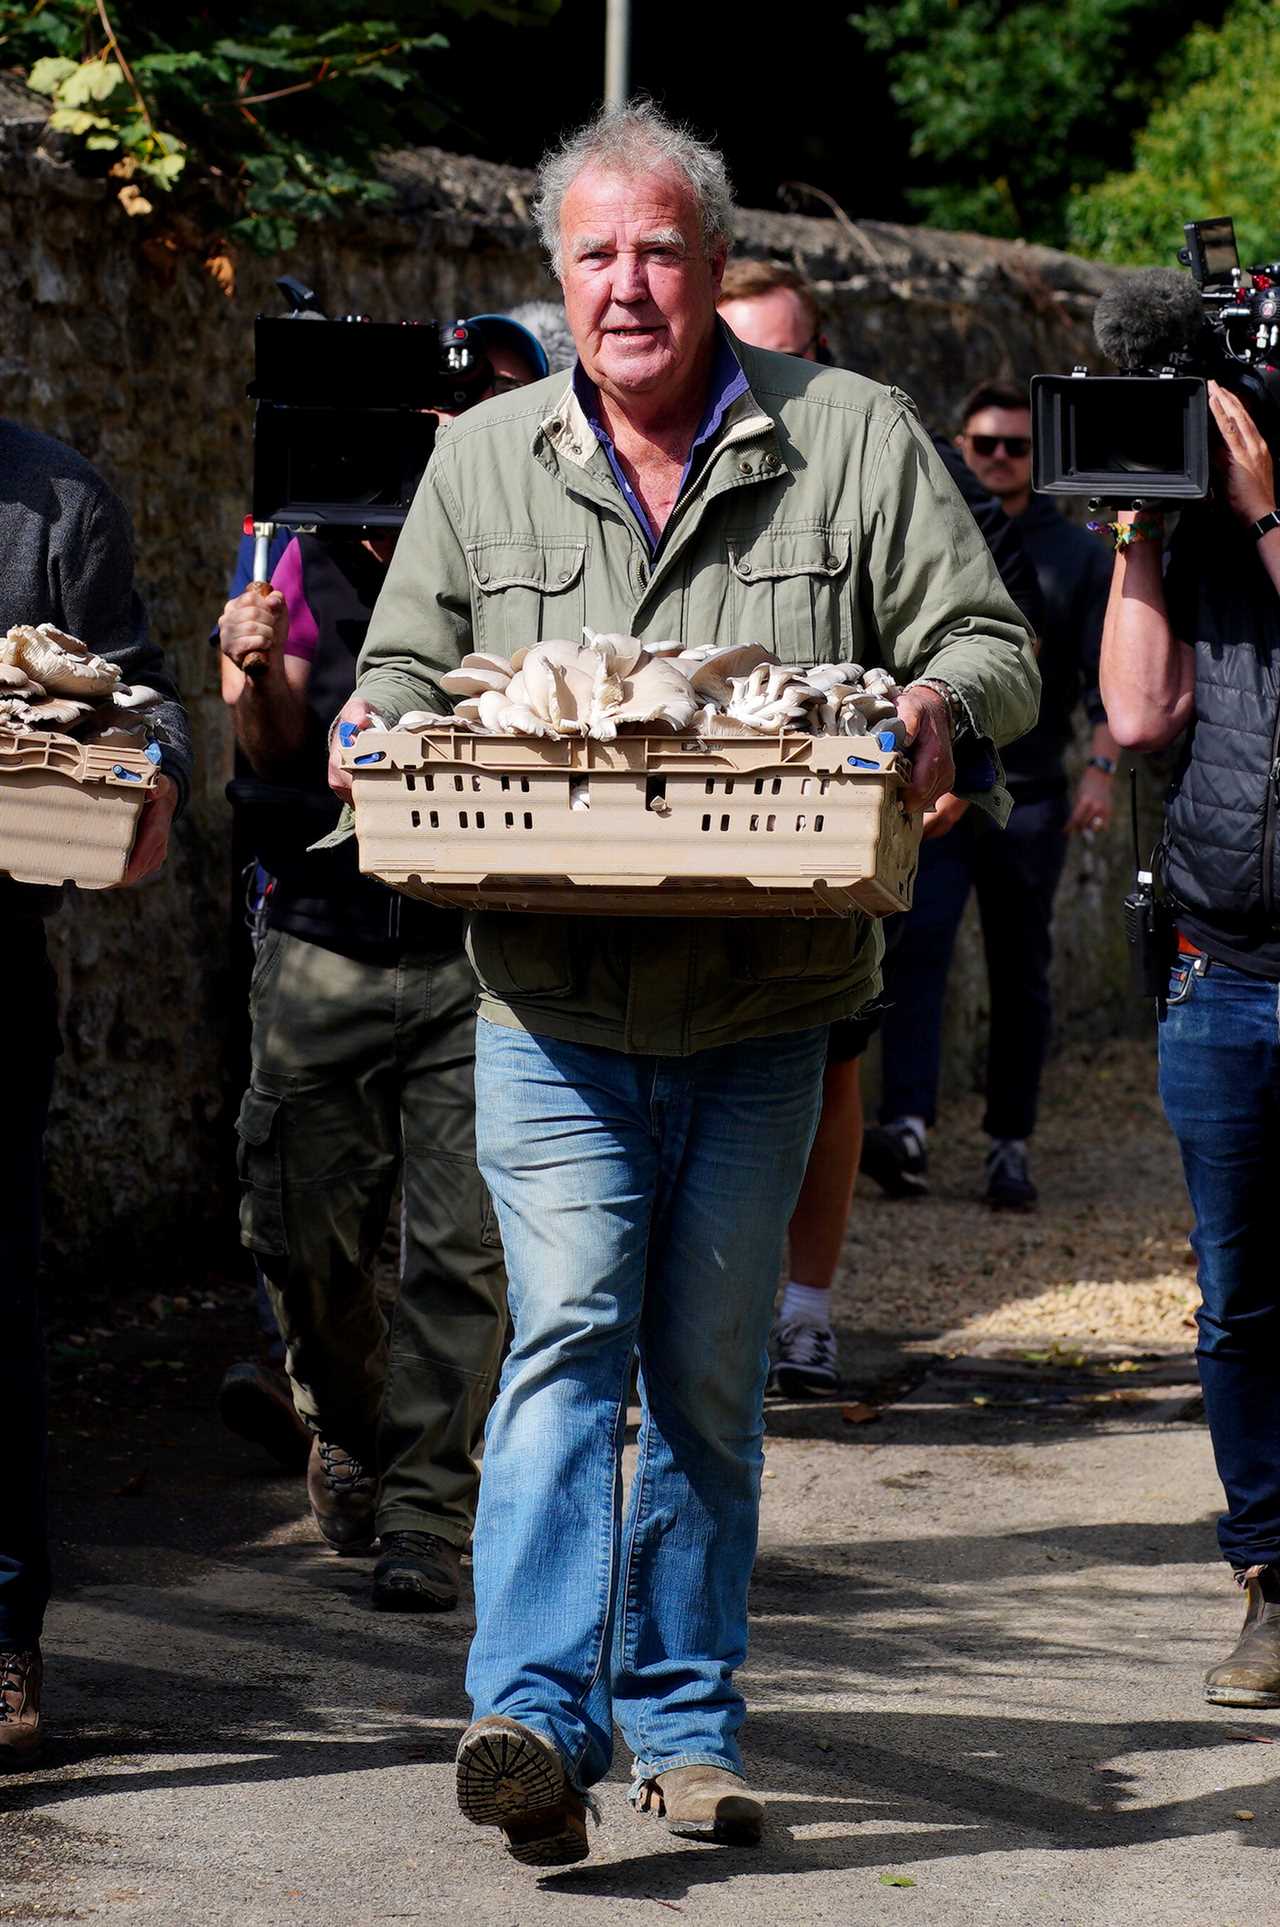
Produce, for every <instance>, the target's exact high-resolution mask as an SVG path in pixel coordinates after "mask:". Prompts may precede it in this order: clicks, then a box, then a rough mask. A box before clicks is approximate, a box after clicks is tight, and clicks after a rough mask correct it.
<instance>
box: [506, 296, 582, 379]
mask: <svg viewBox="0 0 1280 1927" xmlns="http://www.w3.org/2000/svg"><path fill="white" fill-rule="evenodd" d="M507 313H508V314H509V315H510V317H511V319H512V320H513V321H518V322H519V323H520V325H521V327H523V328H527V329H528V330H529V333H530V334H531V335H535V336H536V337H537V339H538V340H539V341H540V342H541V343H542V346H543V350H544V352H545V354H546V357H547V360H548V362H549V363H550V365H551V372H552V374H553V375H554V374H558V373H559V372H560V370H561V369H562V368H572V366H573V364H574V360H575V358H576V356H577V353H578V351H577V349H576V348H575V347H574V345H573V336H572V335H571V334H570V332H569V323H568V322H567V320H566V319H565V312H564V309H563V307H562V306H561V305H560V303H559V302H558V301H522V302H521V303H520V305H519V307H518V308H508V309H507Z"/></svg>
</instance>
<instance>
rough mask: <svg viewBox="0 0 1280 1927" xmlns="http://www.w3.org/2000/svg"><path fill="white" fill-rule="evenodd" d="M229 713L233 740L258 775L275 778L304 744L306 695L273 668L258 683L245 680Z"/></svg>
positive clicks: (305, 733)
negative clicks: (232, 727)
mask: <svg viewBox="0 0 1280 1927" xmlns="http://www.w3.org/2000/svg"><path fill="white" fill-rule="evenodd" d="M231 714H232V721H233V723H234V727H235V732H236V741H237V743H238V744H239V745H240V748H241V749H242V750H243V751H244V753H245V755H246V756H247V757H248V759H249V761H250V763H251V764H252V766H253V768H254V769H255V770H256V771H257V773H258V775H259V776H274V775H277V774H278V773H279V772H280V771H281V770H282V769H284V768H286V767H287V766H288V764H289V763H291V762H292V761H293V759H294V758H295V757H296V756H297V755H298V754H299V752H300V751H301V749H302V747H303V744H304V743H305V741H306V735H307V705H306V698H305V694H304V692H303V691H302V690H300V689H295V688H293V687H292V686H291V685H290V684H289V683H288V682H287V681H286V679H285V677H284V675H283V674H282V673H280V672H279V671H278V670H277V669H276V668H275V666H274V665H273V667H272V669H271V670H270V671H269V672H268V673H267V674H266V675H265V676H263V677H262V679H261V680H260V681H258V682H251V681H249V680H247V679H246V680H245V682H244V686H243V687H242V689H241V690H240V693H239V695H238V696H237V698H236V700H235V703H234V704H233V706H232V711H231Z"/></svg>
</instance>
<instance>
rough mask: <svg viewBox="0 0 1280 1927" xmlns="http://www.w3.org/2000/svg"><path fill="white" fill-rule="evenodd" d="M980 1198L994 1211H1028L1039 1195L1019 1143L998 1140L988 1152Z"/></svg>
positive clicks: (1023, 1145)
mask: <svg viewBox="0 0 1280 1927" xmlns="http://www.w3.org/2000/svg"><path fill="white" fill-rule="evenodd" d="M986 1174H987V1186H986V1190H985V1191H984V1192H983V1197H984V1198H985V1199H986V1201H987V1203H988V1204H989V1205H990V1206H991V1208H992V1210H993V1211H1030V1210H1032V1209H1033V1208H1034V1206H1035V1204H1036V1201H1037V1200H1038V1198H1039V1196H1040V1193H1039V1192H1038V1191H1037V1190H1036V1187H1035V1185H1034V1184H1033V1183H1032V1182H1031V1166H1030V1165H1029V1164H1028V1163H1027V1147H1026V1145H1025V1144H1023V1143H1022V1141H1021V1139H1019V1138H1013V1137H1006V1138H999V1139H997V1141H996V1142H995V1143H994V1144H993V1145H992V1147H991V1149H990V1150H989V1151H988V1152H987V1162H986Z"/></svg>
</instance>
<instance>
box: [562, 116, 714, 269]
mask: <svg viewBox="0 0 1280 1927" xmlns="http://www.w3.org/2000/svg"><path fill="white" fill-rule="evenodd" d="M588 167H600V168H605V169H609V170H611V171H612V172H614V173H619V174H640V173H648V172H650V171H651V170H652V169H654V168H661V167H669V168H673V169H674V170H675V171H676V172H677V173H679V174H683V175H684V177H685V179H686V180H687V181H688V183H689V186H690V189H691V190H692V192H693V196H694V198H695V200H696V201H697V203H698V210H699V212H700V214H701V216H702V238H703V242H704V245H705V246H706V248H707V250H708V252H710V250H711V249H712V248H713V247H714V246H715V244H716V243H717V242H718V241H724V242H727V241H729V240H730V239H731V238H732V234H733V183H732V181H731V180H730V179H729V170H728V168H727V167H726V166H725V161H724V155H723V154H721V153H720V152H719V150H718V149H717V148H714V147H712V146H711V145H710V143H709V142H707V141H700V140H698V139H697V137H696V136H695V135H694V134H692V133H690V131H689V129H688V128H687V127H681V126H680V125H679V124H678V123H677V122H675V121H673V120H668V119H667V116H666V115H665V114H664V113H663V112H662V111H661V109H660V108H657V107H655V106H654V104H653V102H652V101H651V100H632V101H629V102H628V103H627V105H626V106H625V107H603V108H601V110H600V112H599V113H598V114H597V115H596V116H595V117H594V119H592V120H589V121H588V122H587V123H586V125H585V126H583V127H579V128H577V129H576V130H575V131H574V132H573V133H572V134H567V135H566V136H565V138H564V139H563V140H562V141H561V143H560V145H559V146H558V147H553V148H550V149H549V150H548V151H547V153H545V154H544V155H543V157H542V160H541V161H540V162H539V165H538V193H537V199H536V200H535V201H534V204H533V212H534V218H535V220H536V221H537V223H538V233H539V235H540V237H541V240H542V245H543V247H544V248H545V249H546V250H547V253H548V254H549V255H550V256H551V265H552V267H553V268H554V270H555V272H556V274H557V275H558V274H559V273H560V270H561V268H562V266H563V262H562V259H561V253H560V209H561V206H562V204H563V202H564V197H565V195H566V194H567V193H568V191H569V189H570V187H571V186H572V185H573V183H574V181H576V180H577V178H578V176H579V174H581V173H582V172H583V170H584V169H585V168H588Z"/></svg>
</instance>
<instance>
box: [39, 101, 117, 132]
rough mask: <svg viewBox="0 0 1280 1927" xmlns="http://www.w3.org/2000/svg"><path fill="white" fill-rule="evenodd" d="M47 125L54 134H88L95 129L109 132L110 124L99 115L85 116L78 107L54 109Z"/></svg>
mask: <svg viewBox="0 0 1280 1927" xmlns="http://www.w3.org/2000/svg"><path fill="white" fill-rule="evenodd" d="M49 125H50V127H52V128H53V130H54V132H55V133H56V134H88V133H91V132H92V131H93V129H94V128H96V127H101V128H104V129H108V130H109V129H110V127H111V122H110V121H109V120H104V119H103V118H102V115H101V114H86V113H84V112H83V111H82V110H81V109H80V108H79V107H55V108H54V110H53V112H52V113H51V114H50V116H49Z"/></svg>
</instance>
